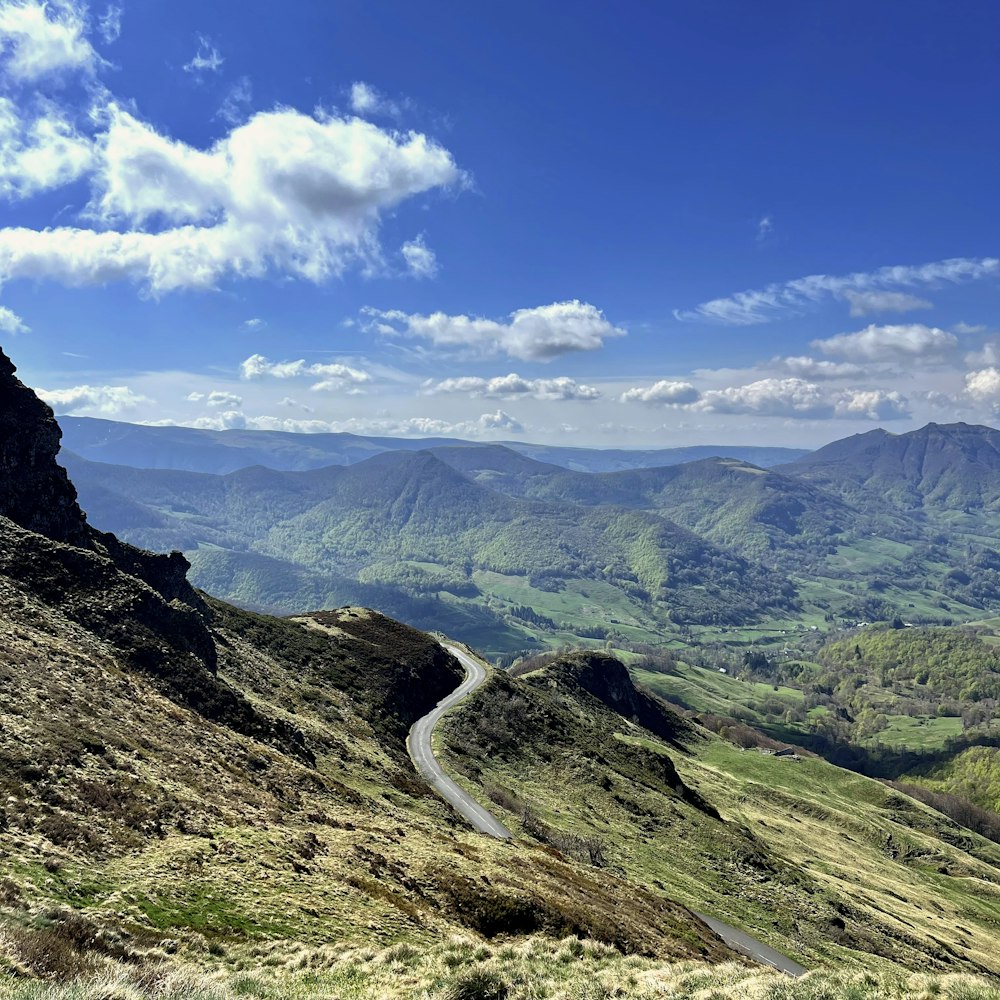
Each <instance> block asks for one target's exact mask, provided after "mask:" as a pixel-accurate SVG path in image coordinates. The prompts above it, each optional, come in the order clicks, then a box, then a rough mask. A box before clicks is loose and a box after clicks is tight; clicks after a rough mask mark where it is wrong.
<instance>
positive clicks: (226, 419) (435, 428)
mask: <svg viewBox="0 0 1000 1000" xmlns="http://www.w3.org/2000/svg"><path fill="white" fill-rule="evenodd" d="M146 423H147V424H155V425H157V426H163V425H171V426H173V422H172V421H152V422H151V421H146ZM185 426H191V427H198V428H202V429H205V430H217V431H221V430H256V431H288V432H292V433H297V434H344V433H348V434H375V435H380V436H381V435H386V436H391V437H464V438H480V437H486V438H495V437H496V436H497V435H498V434H522V433H523V432H524V426H523V425H522V424H521V422H520V421H519V420H517V419H516V418H515V417H512V416H511V415H510V414H509V413H505V412H504V411H503V410H496V411H495V412H493V413H483V414H481V415H480V416H479V417H477V418H476V419H474V420H459V421H449V420H441V419H438V418H436V417H406V418H401V419H394V418H392V417H350V418H348V419H347V420H299V419H297V418H295V417H276V416H270V415H264V416H256V417H253V416H247V415H246V414H244V413H241V412H240V411H237V410H228V411H226V412H224V413H216V414H212V415H211V416H205V417H199V418H197V419H196V420H193V421H185Z"/></svg>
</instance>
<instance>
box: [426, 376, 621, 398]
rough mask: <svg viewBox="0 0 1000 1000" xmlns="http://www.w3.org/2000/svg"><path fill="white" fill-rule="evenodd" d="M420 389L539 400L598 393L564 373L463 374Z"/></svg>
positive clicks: (483, 396)
mask: <svg viewBox="0 0 1000 1000" xmlns="http://www.w3.org/2000/svg"><path fill="white" fill-rule="evenodd" d="M424 391H425V392H427V393H430V394H435V395H436V394H439V393H465V394H468V395H470V396H475V397H481V398H484V399H519V398H520V399H523V398H526V397H527V398H532V399H543V400H591V399H600V397H601V393H600V391H599V390H598V389H595V388H594V387H593V386H592V385H581V384H580V383H579V382H576V381H574V380H573V379H571V378H567V377H566V376H565V375H563V376H560V377H558V378H535V379H528V378H522V377H521V376H520V375H516V374H514V373H513V372H511V374H509V375H498V376H496V377H495V378H489V379H487V378H479V377H477V376H473V375H464V376H460V377H458V378H446V379H442V380H441V381H440V382H434V381H433V380H432V381H429V382H426V383H424Z"/></svg>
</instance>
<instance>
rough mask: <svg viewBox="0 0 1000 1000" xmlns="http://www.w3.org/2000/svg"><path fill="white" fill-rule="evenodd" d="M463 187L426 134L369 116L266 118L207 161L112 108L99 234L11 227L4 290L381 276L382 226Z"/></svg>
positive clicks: (97, 197)
mask: <svg viewBox="0 0 1000 1000" xmlns="http://www.w3.org/2000/svg"><path fill="white" fill-rule="evenodd" d="M462 179H463V175H462V174H461V173H460V171H459V170H458V168H457V167H456V166H455V162H454V160H453V159H452V157H451V154H450V153H449V152H448V151H447V150H445V149H444V148H442V147H440V146H438V145H436V144H435V143H433V142H432V141H430V140H429V139H428V138H427V137H426V136H423V135H420V134H417V133H412V132H411V133H408V134H406V135H398V134H396V133H390V132H386V131H383V130H381V129H379V128H377V127H376V126H374V125H371V124H370V123H368V122H364V121H361V120H360V119H357V118H352V119H350V120H346V121H345V120H341V119H337V118H314V117H311V116H309V115H303V114H300V113H299V112H297V111H294V110H291V109H283V110H278V111H271V112H262V113H260V114H257V115H255V116H254V117H253V118H251V119H250V120H249V121H248V122H247V123H246V124H244V125H240V126H239V127H237V128H235V129H233V130H232V131H231V132H230V133H229V135H228V136H226V137H225V138H224V139H222V140H220V141H219V142H218V143H216V144H215V145H214V146H213V147H211V148H210V149H208V150H199V149H195V148H194V147H192V146H189V145H187V144H185V143H182V142H177V141H174V140H172V139H169V138H167V137H165V136H162V135H160V134H159V133H158V132H156V131H155V130H154V129H153V128H151V127H150V126H149V125H147V124H145V123H143V122H140V121H139V120H138V119H136V118H135V117H133V116H132V115H131V114H129V113H128V112H127V111H124V110H122V109H121V108H118V107H112V108H111V109H110V110H109V125H108V128H107V132H106V133H105V134H104V135H103V136H102V137H101V140H100V143H99V156H98V161H97V163H96V165H95V167H94V176H93V184H94V189H95V190H94V196H93V198H92V201H91V204H90V208H89V211H90V214H91V215H92V216H93V218H94V220H95V222H96V223H97V226H96V228H94V229H83V228H69V227H60V228H53V229H44V230H33V229H26V228H6V229H0V281H3V280H10V279H12V278H51V279H54V280H58V281H61V282H63V283H65V284H68V285H90V284H104V283H107V282H110V281H118V280H131V281H134V282H137V283H139V284H141V285H144V286H145V287H147V288H148V289H149V290H151V291H152V292H153V293H154V294H161V293H165V292H169V291H173V290H176V289H182V288H211V287H214V286H215V285H216V284H217V282H218V281H219V280H220V279H221V278H223V277H225V276H229V275H232V276H235V277H259V276H262V275H264V274H265V273H267V272H268V271H269V270H277V271H280V272H284V273H287V274H291V275H294V276H296V277H300V278H304V279H306V280H309V281H313V282H322V281H324V280H326V279H328V278H330V277H332V276H335V275H339V274H341V273H342V272H343V271H344V270H345V269H346V268H347V267H348V266H349V265H352V264H358V263H360V264H361V265H362V266H365V267H367V268H369V269H373V268H377V267H378V266H379V263H380V260H381V254H380V248H379V244H378V235H377V232H378V224H379V218H380V214H381V213H382V212H383V211H385V210H388V209H391V208H393V207H394V206H396V205H398V204H399V203H400V202H401V201H403V200H405V199H406V198H408V197H411V196H412V195H415V194H418V193H420V192H424V191H427V190H430V189H432V188H436V187H443V186H447V185H450V184H455V183H458V182H460V181H462ZM147 224H148V225H152V227H153V229H152V231H144V230H143V229H142V227H143V226H145V225H147ZM111 226H125V227H127V228H126V229H125V230H124V231H118V230H115V229H110V228H108V227H111Z"/></svg>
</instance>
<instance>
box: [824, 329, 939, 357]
mask: <svg viewBox="0 0 1000 1000" xmlns="http://www.w3.org/2000/svg"><path fill="white" fill-rule="evenodd" d="M957 345H958V341H957V340H956V339H955V335H954V334H951V333H947V332H946V331H944V330H941V329H939V328H938V327H936V326H924V325H923V324H922V323H909V324H894V325H890V326H876V325H875V324H874V323H873V324H871V325H870V326H866V327H865V328H864V329H863V330H859V331H858V332H857V333H841V334H838V335H837V336H836V337H830V338H828V339H826V340H814V341H813V342H812V346H813V347H815V348H816V349H817V350H820V351H822V352H823V353H824V354H833V355H839V356H840V357H843V358H849V359H852V360H855V361H896V360H899V359H901V358H906V359H908V360H911V361H912V360H915V359H917V358H928V357H931V358H936V357H940V356H941V355H942V354H946V353H947V352H948V351H951V350H952V349H954V348H955V347H956V346H957Z"/></svg>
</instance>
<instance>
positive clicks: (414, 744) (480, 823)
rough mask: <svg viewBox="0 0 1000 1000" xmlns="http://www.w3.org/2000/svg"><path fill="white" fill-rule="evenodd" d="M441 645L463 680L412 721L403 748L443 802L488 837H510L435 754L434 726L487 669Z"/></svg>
mask: <svg viewBox="0 0 1000 1000" xmlns="http://www.w3.org/2000/svg"><path fill="white" fill-rule="evenodd" d="M441 645H442V646H443V647H444V648H445V649H446V650H448V652H449V653H451V655H452V656H454V657H455V659H456V660H458V662H459V663H461V664H462V666H463V667H465V680H464V681H462V684H461V686H460V687H458V688H457V689H456V690H454V691H453V692H452V693H451V694H450V695H448V697H447V698H443V699H442V700H441V701H439V702H438V704H437V708H435V709H434V710H433V711H432V712H429V713H428V714H427V715H425V716H424V717H423V718H422V719H418V720H417V721H416V722H414V723H413V727H412V728H411V729H410V735H409V736H408V737H407V739H406V749H407V750H408V751H409V754H410V760H412V761H413V765H414V767H416V769H417V770H418V771H419V772H420V775H421V776H422V777H423V778H424V779H425V780H426V781H427V782H428V783H429V784H430V785H431V786H432V787H433V788H434V790H435V791H436V792H437V793H438V795H440V796H441V798H443V799H444V800H445V801H447V802H449V803H451V805H452V806H453V807H454V809H455V811H456V812H458V813H460V814H461V815H462V816H464V817H465V818H466V819H467V820H468V821H469V822H470V823H471V824H472V825H473V826H474V827H475V828H476V829H477V830H478V831H479V832H480V833H488V834H489V835H490V836H491V837H499V838H500V839H501V840H510V839H511V837H512V836H513V834H511V832H510V830H508V829H507V827H505V826H504V825H503V823H501V822H500V821H499V820H498V819H496V818H495V817H493V816H491V815H490V814H489V812H487V811H486V810H485V809H484V808H483V807H482V806H481V805H480V804H479V803H478V802H477V801H476V800H475V799H474V798H473V797H472V796H471V795H469V793H468V792H466V791H465V789H463V788H460V787H459V786H458V785H456V784H455V782H454V781H452V780H451V778H449V777H448V775H447V774H445V773H444V771H442V770H441V765H440V764H439V763H438V762H437V760H436V759H435V757H434V750H433V748H432V746H431V738H432V737H433V735H434V727H435V726H436V725H437V724H438V722H439V721H440V720H441V717H442V716H443V715H444V714H445V712H447V711H448V709H450V708H454V707H455V705H457V704H458V703H459V702H460V701H462V699H463V698H467V697H468V696H469V695H470V694H472V692H473V691H475V690H476V688H478V687H479V686H480V685H481V684H483V683H484V682H485V680H486V677H487V673H486V668H485V667H484V666H483V665H482V664H481V663H480V662H479V661H478V660H475V659H473V658H472V657H471V656H469V654H468V653H466V652H465V651H464V650H462V649H459V647H458V646H453V645H451V644H450V643H446V642H443V643H441Z"/></svg>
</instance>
